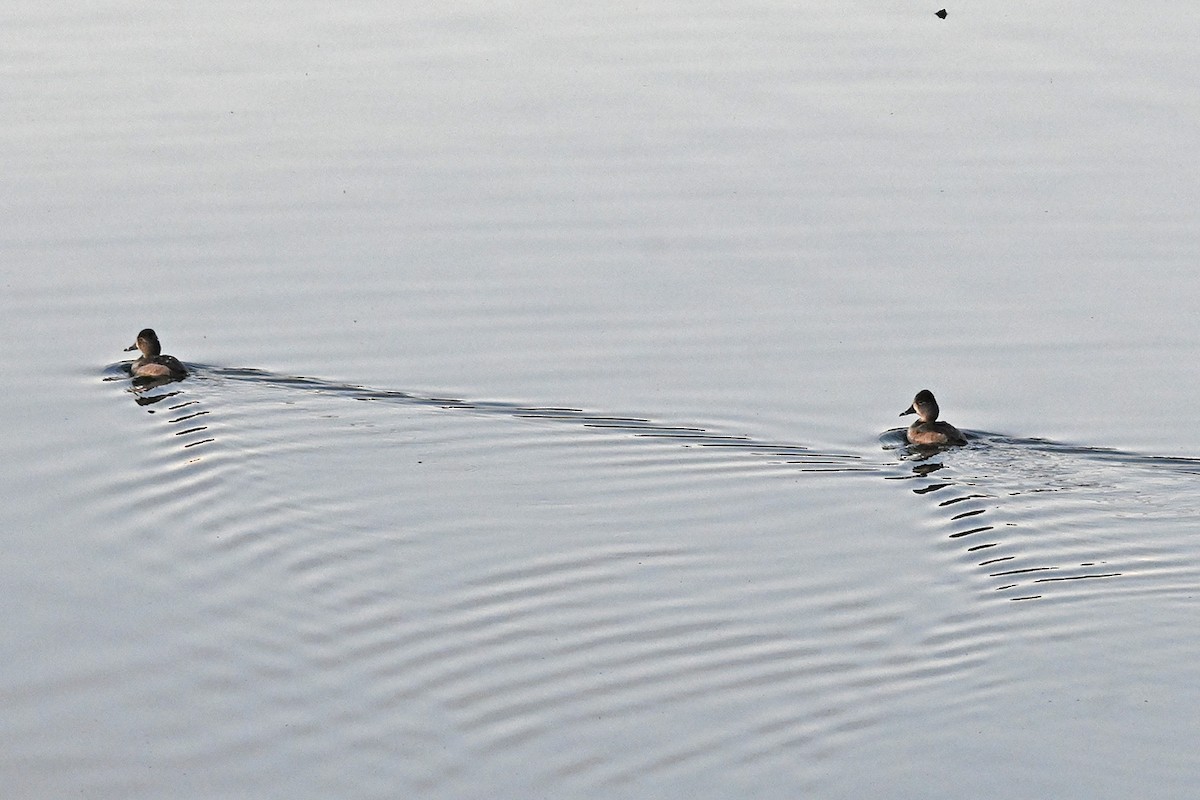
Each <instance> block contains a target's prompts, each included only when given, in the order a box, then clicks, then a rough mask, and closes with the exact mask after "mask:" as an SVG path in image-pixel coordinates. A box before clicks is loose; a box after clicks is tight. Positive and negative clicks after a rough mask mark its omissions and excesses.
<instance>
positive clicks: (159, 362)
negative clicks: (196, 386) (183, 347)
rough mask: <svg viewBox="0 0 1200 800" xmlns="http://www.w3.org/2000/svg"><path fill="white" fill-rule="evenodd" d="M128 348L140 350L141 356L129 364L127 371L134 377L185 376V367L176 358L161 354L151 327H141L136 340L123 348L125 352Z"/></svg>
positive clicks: (156, 337)
mask: <svg viewBox="0 0 1200 800" xmlns="http://www.w3.org/2000/svg"><path fill="white" fill-rule="evenodd" d="M130 350H141V351H142V356H141V358H139V359H138V360H137V361H134V362H133V363H132V364H131V365H130V366H129V372H130V374H132V375H133V377H135V378H170V379H172V380H179V379H181V378H186V377H187V374H188V371H187V368H186V367H184V366H183V364H182V362H180V360H179V359H178V358H176V357H175V356H165V355H163V353H162V345H161V344H160V343H159V341H158V334H157V333H155V332H154V329H153V328H143V329H142V331H141V333H139V334H138V335H137V341H136V342H134V343H133V344H131V345H129V347H126V348H125V352H126V353H128V352H129V351H130Z"/></svg>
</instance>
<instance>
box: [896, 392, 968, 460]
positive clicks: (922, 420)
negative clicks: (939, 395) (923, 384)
mask: <svg viewBox="0 0 1200 800" xmlns="http://www.w3.org/2000/svg"><path fill="white" fill-rule="evenodd" d="M906 414H916V415H917V421H916V422H914V423H913V424H912V425H910V426H908V441H910V442H911V443H913V444H920V445H925V446H936V445H942V444H954V445H958V444H966V443H967V437H966V436H963V434H962V431H960V430H959V429H958V428H956V427H954V426H953V425H951V424H950V423H949V422H939V421H938V404H937V400H936V399H935V398H934V396H933V392H931V391H929V390H928V389H922V390H921V391H919V392H917V396H916V397H915V398H913V401H912V405H911V406H909V407H908V410H907V411H901V412H900V416H902V417H903V416H904V415H906Z"/></svg>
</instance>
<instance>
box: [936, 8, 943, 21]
mask: <svg viewBox="0 0 1200 800" xmlns="http://www.w3.org/2000/svg"><path fill="white" fill-rule="evenodd" d="M934 13H935V14H937V16H939V17H941V18H942V19H945V18H946V9H944V8H943V9H942V10H941V11H935V12H934Z"/></svg>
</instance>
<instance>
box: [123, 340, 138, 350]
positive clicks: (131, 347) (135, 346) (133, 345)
mask: <svg viewBox="0 0 1200 800" xmlns="http://www.w3.org/2000/svg"><path fill="white" fill-rule="evenodd" d="M130 350H137V342H134V343H133V344H131V345H129V347H126V348H125V351H124V352H126V353H128V352H129V351H130Z"/></svg>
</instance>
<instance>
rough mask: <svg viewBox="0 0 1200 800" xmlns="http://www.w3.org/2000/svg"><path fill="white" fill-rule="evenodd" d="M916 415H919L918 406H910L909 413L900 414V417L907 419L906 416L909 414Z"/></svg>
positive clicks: (902, 412)
mask: <svg viewBox="0 0 1200 800" xmlns="http://www.w3.org/2000/svg"><path fill="white" fill-rule="evenodd" d="M915 413H917V408H916V406H909V407H908V410H907V411H901V412H900V416H902V417H905V416H908V415H909V414H915Z"/></svg>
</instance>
